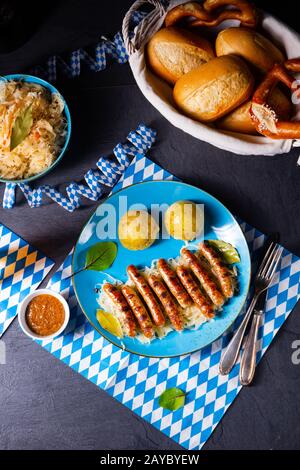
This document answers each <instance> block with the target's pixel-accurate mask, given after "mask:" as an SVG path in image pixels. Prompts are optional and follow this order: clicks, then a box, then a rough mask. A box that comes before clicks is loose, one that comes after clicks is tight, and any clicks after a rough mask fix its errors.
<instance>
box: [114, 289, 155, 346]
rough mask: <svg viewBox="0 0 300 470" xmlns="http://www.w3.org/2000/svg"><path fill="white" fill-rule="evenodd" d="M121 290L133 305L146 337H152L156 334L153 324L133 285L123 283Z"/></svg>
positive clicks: (130, 304)
mask: <svg viewBox="0 0 300 470" xmlns="http://www.w3.org/2000/svg"><path fill="white" fill-rule="evenodd" d="M121 291H122V294H123V295H124V297H125V299H126V300H127V303H128V305H129V306H130V307H131V310H132V311H133V313H134V315H135V318H136V319H137V321H138V324H139V325H140V327H141V330H142V332H143V334H144V335H145V336H146V338H152V337H153V334H154V330H153V324H152V321H151V319H150V317H149V315H148V312H147V310H146V308H145V306H144V304H143V302H142V301H141V299H140V298H139V296H138V295H137V294H136V293H135V291H134V290H133V289H132V288H131V287H129V286H126V285H123V286H122V288H121Z"/></svg>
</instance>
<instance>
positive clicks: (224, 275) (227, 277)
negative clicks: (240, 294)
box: [199, 242, 234, 298]
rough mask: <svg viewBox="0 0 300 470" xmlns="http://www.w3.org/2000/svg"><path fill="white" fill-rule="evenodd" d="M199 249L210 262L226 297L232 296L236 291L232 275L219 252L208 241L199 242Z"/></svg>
mask: <svg viewBox="0 0 300 470" xmlns="http://www.w3.org/2000/svg"><path fill="white" fill-rule="evenodd" d="M199 251H200V254H201V255H202V256H204V258H205V259H206V260H207V261H208V262H209V264H210V266H211V268H212V270H213V273H214V274H215V275H216V277H217V279H218V281H219V284H220V287H221V290H222V292H223V294H224V295H225V297H227V298H230V297H232V296H233V293H234V286H233V282H232V276H231V273H230V271H229V269H228V267H227V266H226V265H225V264H224V263H223V261H222V259H221V257H220V256H219V254H218V253H217V252H216V250H214V248H212V247H211V246H210V245H209V244H208V243H207V242H203V243H200V244H199Z"/></svg>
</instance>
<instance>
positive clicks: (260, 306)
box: [239, 289, 268, 385]
mask: <svg viewBox="0 0 300 470" xmlns="http://www.w3.org/2000/svg"><path fill="white" fill-rule="evenodd" d="M267 292H268V290H267V289H266V290H265V291H264V292H263V293H262V294H261V295H260V297H259V299H258V301H257V303H256V306H255V309H254V313H253V318H252V322H251V327H250V331H249V334H248V336H247V340H246V344H245V348H244V351H243V354H242V359H241V366H240V376H239V379H240V383H241V384H242V385H249V384H250V383H251V382H252V380H253V377H254V372H255V368H256V341H257V335H258V330H259V327H260V325H261V321H262V315H263V313H264V308H265V303H266V297H267Z"/></svg>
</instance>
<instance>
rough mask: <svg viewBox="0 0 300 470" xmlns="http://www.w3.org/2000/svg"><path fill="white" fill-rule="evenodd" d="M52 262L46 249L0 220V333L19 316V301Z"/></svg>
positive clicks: (37, 282)
mask: <svg viewBox="0 0 300 470" xmlns="http://www.w3.org/2000/svg"><path fill="white" fill-rule="evenodd" d="M53 266H54V263H53V261H51V260H50V259H49V258H47V257H46V256H45V255H44V254H43V253H41V252H40V251H38V250H36V249H35V248H33V247H32V246H31V245H29V243H27V242H26V241H25V240H23V239H22V238H20V237H19V236H18V235H16V234H15V233H14V232H12V231H11V230H10V229H9V228H7V227H6V226H5V225H3V224H0V337H1V336H2V335H3V333H4V332H5V331H6V330H7V328H8V327H9V325H10V324H11V322H12V321H13V319H14V318H15V317H16V315H17V308H18V305H19V303H20V302H21V301H22V299H23V298H24V297H25V296H26V295H27V294H29V293H30V292H33V291H34V290H35V289H36V288H37V287H38V286H39V284H40V283H41V282H42V281H43V279H44V278H45V277H46V276H47V274H48V273H49V271H50V269H51V268H52V267H53Z"/></svg>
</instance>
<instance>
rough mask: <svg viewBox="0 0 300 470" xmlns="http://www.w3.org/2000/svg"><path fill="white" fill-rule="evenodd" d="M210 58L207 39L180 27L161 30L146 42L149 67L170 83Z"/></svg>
mask: <svg viewBox="0 0 300 470" xmlns="http://www.w3.org/2000/svg"><path fill="white" fill-rule="evenodd" d="M213 57H215V53H214V50H213V48H212V46H211V44H210V43H209V41H207V40H206V39H204V38H201V36H198V35H197V34H195V33H192V32H190V31H185V30H184V29H180V28H163V29H161V30H160V31H158V32H157V33H156V34H154V35H153V36H152V38H151V39H150V41H149V42H148V45H147V58H148V63H149V65H150V67H151V69H152V70H153V72H155V73H156V75H158V76H159V77H161V78H163V79H164V80H166V81H167V82H169V83H171V84H174V83H175V82H176V81H177V80H178V78H180V77H181V76H182V75H183V74H185V73H187V72H190V71H191V70H193V69H195V68H196V67H199V65H202V64H204V63H206V62H208V61H209V60H210V59H212V58H213Z"/></svg>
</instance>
